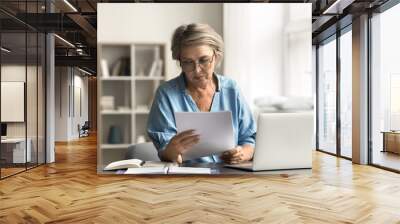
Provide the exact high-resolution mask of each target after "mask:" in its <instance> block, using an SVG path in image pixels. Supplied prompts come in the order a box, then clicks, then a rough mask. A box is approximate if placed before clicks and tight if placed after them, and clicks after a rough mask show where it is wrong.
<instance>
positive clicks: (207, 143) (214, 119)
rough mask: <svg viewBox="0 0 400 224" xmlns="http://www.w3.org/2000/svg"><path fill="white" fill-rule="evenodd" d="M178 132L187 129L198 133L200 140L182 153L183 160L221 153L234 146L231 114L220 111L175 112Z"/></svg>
mask: <svg viewBox="0 0 400 224" xmlns="http://www.w3.org/2000/svg"><path fill="white" fill-rule="evenodd" d="M175 121H176V127H177V129H178V133H179V132H182V131H186V130H189V129H193V130H195V133H197V134H199V135H200V141H199V143H198V144H196V145H194V146H193V147H192V148H191V149H190V150H188V151H187V152H186V153H185V154H183V155H182V157H183V159H184V160H190V159H196V158H199V157H203V156H210V155H212V154H221V153H222V152H224V151H227V150H230V149H232V148H234V147H235V140H234V136H233V125H232V114H231V112H230V111H221V112H175Z"/></svg>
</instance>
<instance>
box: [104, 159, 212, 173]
mask: <svg viewBox="0 0 400 224" xmlns="http://www.w3.org/2000/svg"><path fill="white" fill-rule="evenodd" d="M123 169H127V170H126V171H125V172H123V173H124V174H211V169H210V168H199V167H180V166H179V164H177V163H170V162H160V161H142V160H140V159H128V160H120V161H115V162H112V163H110V164H108V165H107V166H106V167H104V170H106V171H109V170H117V171H118V170H123ZM117 173H118V174H120V173H122V172H120V171H118V172H117Z"/></svg>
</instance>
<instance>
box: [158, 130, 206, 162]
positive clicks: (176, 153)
mask: <svg viewBox="0 0 400 224" xmlns="http://www.w3.org/2000/svg"><path fill="white" fill-rule="evenodd" d="M199 140H200V138H199V135H198V134H195V133H194V130H186V131H183V132H180V133H178V134H176V135H175V136H174V137H172V139H171V140H170V141H169V143H168V145H167V147H166V148H165V150H164V151H163V156H162V157H163V159H164V160H168V161H172V162H178V163H182V154H183V153H185V152H186V151H187V150H189V149H190V148H192V146H193V145H195V144H197V143H198V142H199Z"/></svg>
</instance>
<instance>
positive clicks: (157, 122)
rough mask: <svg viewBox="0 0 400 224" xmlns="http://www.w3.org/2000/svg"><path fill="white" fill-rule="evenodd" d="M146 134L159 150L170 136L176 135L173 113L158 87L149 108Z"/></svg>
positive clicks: (164, 95) (162, 148)
mask: <svg viewBox="0 0 400 224" xmlns="http://www.w3.org/2000/svg"><path fill="white" fill-rule="evenodd" d="M147 134H148V136H149V138H150V139H151V141H152V142H153V144H154V146H155V147H156V148H157V150H158V155H160V152H161V151H162V150H164V149H165V148H166V146H167V145H168V143H169V141H170V140H171V138H172V137H173V136H174V135H176V127H175V121H174V114H173V112H172V109H171V107H170V106H169V101H168V99H167V96H166V94H165V93H163V91H162V90H161V89H160V88H159V89H158V90H157V93H156V96H155V98H154V101H153V104H152V106H151V109H150V114H149V119H148V121H147Z"/></svg>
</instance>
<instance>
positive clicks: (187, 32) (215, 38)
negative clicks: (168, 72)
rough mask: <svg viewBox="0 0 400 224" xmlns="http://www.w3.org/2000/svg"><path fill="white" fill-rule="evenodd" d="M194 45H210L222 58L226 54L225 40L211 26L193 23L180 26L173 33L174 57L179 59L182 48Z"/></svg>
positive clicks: (172, 46) (172, 47)
mask: <svg viewBox="0 0 400 224" xmlns="http://www.w3.org/2000/svg"><path fill="white" fill-rule="evenodd" d="M193 45H208V46H210V47H211V48H212V49H213V50H214V52H215V54H216V55H217V57H218V58H220V59H221V58H222V56H223V54H224V52H223V48H224V41H223V40H222V37H221V36H220V35H219V34H218V33H217V32H215V30H214V29H213V28H212V27H211V26H209V25H207V24H201V23H191V24H188V25H182V26H179V27H178V28H176V30H175V32H174V34H173V35H172V43H171V51H172V58H173V59H175V60H179V59H180V55H181V51H182V48H184V47H187V46H193Z"/></svg>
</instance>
